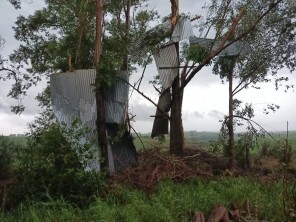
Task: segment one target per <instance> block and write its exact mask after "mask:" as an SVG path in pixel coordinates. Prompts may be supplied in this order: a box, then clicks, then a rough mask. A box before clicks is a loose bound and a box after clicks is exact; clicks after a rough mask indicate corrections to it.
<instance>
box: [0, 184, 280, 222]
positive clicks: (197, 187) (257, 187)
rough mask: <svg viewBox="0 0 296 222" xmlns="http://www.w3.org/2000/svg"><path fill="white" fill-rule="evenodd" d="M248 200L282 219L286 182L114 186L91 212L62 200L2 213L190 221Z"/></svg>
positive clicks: (15, 217) (28, 217) (29, 217)
mask: <svg viewBox="0 0 296 222" xmlns="http://www.w3.org/2000/svg"><path fill="white" fill-rule="evenodd" d="M246 200H248V201H249V202H250V203H251V204H250V205H251V207H254V206H255V205H256V206H257V208H258V218H259V219H260V218H261V219H266V220H269V221H280V220H279V219H280V218H281V216H282V208H281V184H280V183H278V182H274V183H272V184H269V185H264V184H261V183H257V182H255V181H250V180H247V179H243V178H237V179H222V180H198V179H193V180H191V181H189V182H187V183H179V184H177V183H174V182H172V181H170V180H167V181H163V182H161V183H160V184H159V185H158V187H157V189H156V191H155V192H154V193H153V194H151V195H146V194H144V193H143V192H140V191H137V190H134V189H129V188H125V187H123V186H121V185H115V186H112V187H110V192H109V193H108V194H106V196H105V197H104V198H102V197H101V198H97V200H96V201H95V202H94V203H92V204H91V206H89V207H87V208H86V209H80V208H77V207H74V206H72V205H70V204H67V203H65V202H64V201H62V200H49V201H48V202H46V203H34V202H33V203H32V202H31V203H27V204H25V205H21V206H20V207H19V208H18V209H17V210H15V211H14V212H10V213H2V214H0V221H4V222H10V221H11V222H12V221H13V222H14V221H28V222H29V221H30V222H31V221H32V222H35V221H36V222H39V221H190V213H191V212H195V211H197V210H198V211H202V212H204V213H205V214H206V215H209V213H210V212H211V210H212V209H213V208H214V207H215V206H216V205H218V204H223V205H224V206H226V207H229V206H230V204H231V203H233V202H235V203H237V204H238V206H242V204H243V202H244V201H246Z"/></svg>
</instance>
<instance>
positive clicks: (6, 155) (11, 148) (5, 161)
mask: <svg viewBox="0 0 296 222" xmlns="http://www.w3.org/2000/svg"><path fill="white" fill-rule="evenodd" d="M16 148H17V146H16V145H15V144H14V143H13V142H12V141H10V140H9V139H8V138H7V137H6V136H0V181H1V180H5V179H9V178H10V177H11V171H12V163H13V156H14V154H15V151H16Z"/></svg>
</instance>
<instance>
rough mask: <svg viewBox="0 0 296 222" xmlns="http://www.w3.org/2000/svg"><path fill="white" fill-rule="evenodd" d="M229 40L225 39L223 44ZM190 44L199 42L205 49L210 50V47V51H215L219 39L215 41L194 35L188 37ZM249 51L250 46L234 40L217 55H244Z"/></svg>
mask: <svg viewBox="0 0 296 222" xmlns="http://www.w3.org/2000/svg"><path fill="white" fill-rule="evenodd" d="M228 43H229V42H228V41H226V43H225V45H226V44H228ZM190 44H199V45H201V46H203V47H205V48H206V49H208V50H210V49H211V47H212V52H214V51H216V50H217V49H219V48H220V47H221V41H215V40H214V39H206V38H198V37H196V36H194V37H190ZM250 51H251V48H250V46H248V45H247V44H245V43H243V42H240V41H238V42H235V43H233V44H231V45H230V46H228V47H227V48H225V49H224V50H223V51H222V52H221V53H220V54H219V56H235V55H244V54H247V53H249V52H250Z"/></svg>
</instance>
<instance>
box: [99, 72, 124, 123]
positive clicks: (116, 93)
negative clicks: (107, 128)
mask: <svg viewBox="0 0 296 222" xmlns="http://www.w3.org/2000/svg"><path fill="white" fill-rule="evenodd" d="M120 78H121V79H124V80H125V81H128V73H127V72H121V73H120ZM128 93H129V86H128V84H126V83H125V82H124V81H120V80H119V81H117V82H116V83H115V84H113V85H112V86H110V87H108V89H107V90H106V91H105V95H104V101H105V112H106V122H107V123H123V122H124V120H125V118H126V112H127V102H128Z"/></svg>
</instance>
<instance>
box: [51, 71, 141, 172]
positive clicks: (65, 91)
mask: <svg viewBox="0 0 296 222" xmlns="http://www.w3.org/2000/svg"><path fill="white" fill-rule="evenodd" d="M95 77H96V70H95V69H89V70H75V71H74V72H66V73H57V74H52V75H51V77H50V87H51V100H52V106H53V111H54V114H55V116H56V118H57V120H58V121H59V122H64V123H65V124H66V125H67V126H68V127H70V126H71V122H72V120H73V119H75V118H79V119H80V120H81V122H82V124H83V125H85V126H86V127H88V128H90V129H91V130H90V132H89V133H88V134H87V135H85V138H83V139H82V141H80V142H81V143H83V142H85V141H86V140H87V141H97V131H96V116H97V110H96V100H95V87H94V83H95ZM120 77H121V78H123V79H125V80H127V79H128V74H127V73H126V72H122V73H120ZM104 99H105V117H106V123H107V132H106V133H107V135H108V136H111V137H114V135H115V133H114V132H115V131H116V130H117V128H118V126H119V125H120V124H121V123H124V121H125V118H126V111H127V110H126V109H127V101H128V85H127V84H126V83H124V81H120V80H119V81H117V82H116V83H115V84H113V85H112V86H110V87H108V88H107V89H106V91H105V97H104ZM97 144H98V143H97ZM97 144H96V145H95V146H96V147H95V148H94V149H95V157H94V159H93V160H90V161H89V166H88V167H89V168H90V169H92V170H98V169H99V149H98V145H97ZM119 151H120V152H119ZM108 157H109V169H110V171H111V172H114V171H115V170H117V169H121V168H122V167H124V166H126V165H129V164H135V163H136V162H137V154H136V150H135V147H134V145H133V143H132V140H130V137H129V135H127V134H123V136H122V138H121V139H120V141H117V142H116V143H114V144H113V143H112V144H108Z"/></svg>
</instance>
